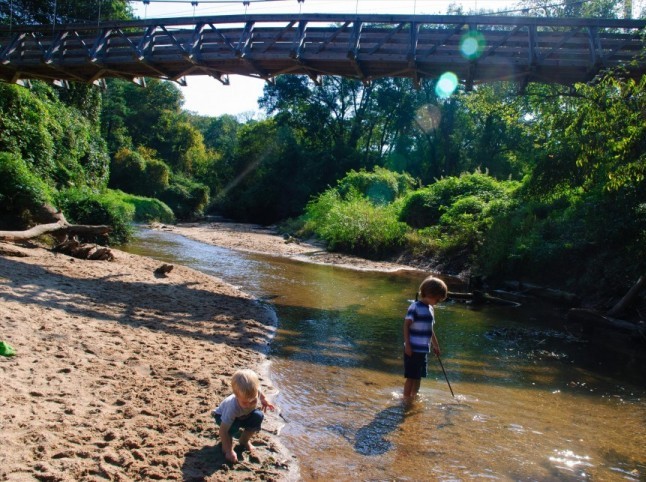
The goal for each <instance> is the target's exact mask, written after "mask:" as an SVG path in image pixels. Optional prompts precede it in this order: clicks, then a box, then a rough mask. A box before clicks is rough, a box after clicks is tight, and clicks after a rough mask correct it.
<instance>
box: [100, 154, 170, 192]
mask: <svg viewBox="0 0 646 482" xmlns="http://www.w3.org/2000/svg"><path fill="white" fill-rule="evenodd" d="M151 154H152V153H151V152H149V151H147V150H145V149H139V150H137V151H131V150H129V149H121V150H120V151H119V152H117V153H116V154H115V155H114V157H113V158H112V165H111V170H110V187H112V188H114V189H121V190H123V191H126V192H129V193H132V194H139V195H142V196H149V197H155V196H158V195H159V194H160V193H162V192H163V191H164V190H166V189H167V188H168V186H169V179H170V169H169V167H168V166H167V165H166V164H164V163H163V162H162V161H160V160H159V159H155V158H153V157H151Z"/></svg>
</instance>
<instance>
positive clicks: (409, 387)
mask: <svg viewBox="0 0 646 482" xmlns="http://www.w3.org/2000/svg"><path fill="white" fill-rule="evenodd" d="M420 383H421V380H414V379H413V378H407V379H406V382H405V383H404V398H411V397H415V396H417V392H419V386H420Z"/></svg>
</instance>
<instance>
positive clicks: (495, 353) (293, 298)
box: [128, 229, 646, 481]
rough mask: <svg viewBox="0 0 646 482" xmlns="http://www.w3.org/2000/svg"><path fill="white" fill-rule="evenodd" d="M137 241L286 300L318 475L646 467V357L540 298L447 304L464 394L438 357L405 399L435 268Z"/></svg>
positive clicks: (294, 435) (492, 474)
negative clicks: (422, 272)
mask: <svg viewBox="0 0 646 482" xmlns="http://www.w3.org/2000/svg"><path fill="white" fill-rule="evenodd" d="M128 250H129V251H131V252H136V253H138V254H144V255H147V256H152V257H155V258H157V259H160V260H162V261H165V262H173V263H181V264H184V265H187V266H191V267H193V268H197V269H200V270H202V271H205V272H207V273H210V274H213V275H215V276H218V277H220V278H222V279H224V280H225V281H228V282H229V283H231V284H234V285H236V286H239V287H240V288H241V289H243V290H244V291H247V292H249V293H251V294H253V295H254V296H256V297H258V298H259V299H263V300H266V302H267V303H268V305H269V306H270V307H271V308H272V309H273V310H274V311H275V312H276V315H277V319H278V331H277V336H276V338H275V339H274V340H273V342H272V344H271V348H270V353H269V354H270V359H271V361H272V364H271V378H272V381H273V383H274V385H275V386H276V387H277V388H279V389H280V390H281V391H280V393H279V394H278V396H277V397H276V399H275V400H274V401H275V403H276V405H278V406H279V407H280V408H281V410H282V414H283V415H284V417H285V419H286V420H287V421H288V422H287V423H286V424H285V426H284V428H283V430H282V433H281V439H282V441H283V443H284V444H285V445H286V446H287V447H288V448H289V449H290V450H292V452H293V453H294V454H295V455H297V456H298V458H299V462H300V465H301V475H302V478H303V480H439V481H455V480H504V481H506V480H537V481H549V480H603V481H606V480H608V481H613V480H634V481H637V480H646V448H645V447H646V398H645V396H646V389H645V385H644V383H643V382H644V376H643V371H642V370H643V368H644V365H643V362H640V363H641V365H640V364H636V363H637V362H636V361H635V360H634V359H632V360H631V358H630V357H628V356H625V355H624V354H622V353H620V352H615V351H611V350H609V349H603V350H601V349H600V348H599V346H598V345H595V344H593V343H589V342H584V341H583V340H582V339H580V338H578V337H576V336H574V335H573V334H571V333H570V332H568V331H567V330H565V329H564V326H563V322H562V319H561V318H560V317H556V316H555V315H553V314H552V313H550V311H548V310H546V309H544V308H542V307H540V306H528V305H527V304H526V303H525V304H524V305H523V306H522V307H521V308H510V307H483V308H481V309H473V308H470V307H469V306H467V305H464V304H455V303H443V304H441V305H439V306H438V307H437V308H436V316H437V319H438V322H437V334H438V337H439V340H440V344H441V347H442V352H443V354H442V357H441V358H442V362H443V364H444V368H445V369H446V374H447V377H448V379H449V382H450V384H451V388H452V389H453V391H454V393H455V397H453V396H452V395H451V392H450V389H449V386H448V384H447V381H446V380H445V378H444V375H443V373H442V370H441V368H440V365H439V363H438V361H437V359H434V358H431V359H430V360H429V378H427V379H424V380H423V381H422V388H421V392H420V394H421V396H420V397H419V400H418V401H416V402H414V403H413V404H410V405H405V404H404V403H403V402H402V400H401V392H402V387H403V377H402V374H401V372H402V366H401V365H402V340H403V335H402V322H403V316H404V313H405V311H406V308H407V307H408V304H409V302H410V298H412V297H413V296H414V293H415V290H416V289H417V286H418V284H419V282H420V279H419V275H411V274H380V273H372V272H358V271H351V270H346V269H342V268H337V267H329V266H319V265H313V264H306V263H300V262H294V261H290V260H285V259H281V258H273V257H266V256H259V255H251V254H244V253H240V252H236V251H231V250H228V249H224V248H219V247H213V246H209V245H206V244H203V243H199V242H196V241H192V240H189V239H186V238H183V237H181V236H177V235H174V234H171V233H165V232H160V231H151V230H146V229H142V230H139V231H138V234H137V237H136V240H135V241H134V242H133V243H131V245H130V246H129V247H128ZM642 360H643V359H642ZM631 363H632V365H631ZM640 368H641V370H640Z"/></svg>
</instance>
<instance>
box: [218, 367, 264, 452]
mask: <svg viewBox="0 0 646 482" xmlns="http://www.w3.org/2000/svg"><path fill="white" fill-rule="evenodd" d="M231 389H232V390H233V393H232V394H231V395H229V396H228V397H227V398H225V399H224V400H222V403H220V405H219V406H218V408H216V409H215V410H213V412H212V414H213V417H214V418H215V423H217V424H218V425H219V427H220V441H221V442H222V452H223V453H224V456H225V458H226V459H227V460H228V461H229V462H237V461H238V455H237V454H236V453H235V451H234V450H233V437H234V436H235V435H237V434H238V433H239V432H240V429H243V432H242V434H241V435H240V445H241V446H242V447H243V449H247V450H249V451H252V450H253V445H251V442H250V440H251V437H253V436H254V435H255V434H257V433H258V432H260V426H261V424H262V421H263V419H264V417H265V415H264V413H263V412H266V411H267V409H268V408H269V409H270V410H273V409H274V406H273V405H272V404H271V403H269V402H268V401H267V399H266V398H265V396H264V395H263V393H262V392H261V391H260V380H259V379H258V375H256V373H255V372H254V371H253V370H238V371H237V372H235V373H234V374H233V377H231ZM258 398H260V406H261V407H262V411H261V410H258V408H257V405H258Z"/></svg>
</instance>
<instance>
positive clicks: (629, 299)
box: [606, 275, 646, 316]
mask: <svg viewBox="0 0 646 482" xmlns="http://www.w3.org/2000/svg"><path fill="white" fill-rule="evenodd" d="M645 284H646V276H644V275H642V276H640V277H639V279H638V280H637V283H635V284H634V285H633V287H632V288H630V290H628V293H626V294H625V295H624V297H623V298H622V299H621V300H620V301H619V303H617V304H616V305H615V306H613V307H612V308H611V309H610V311H608V313H606V314H607V315H608V316H618V315H621V314H622V313H624V312H625V311H626V310H628V309H629V308H630V307H631V306H632V305H633V303H634V302H635V301H637V296H638V295H639V292H640V291H641V290H642V288H643V287H644V285H645Z"/></svg>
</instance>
